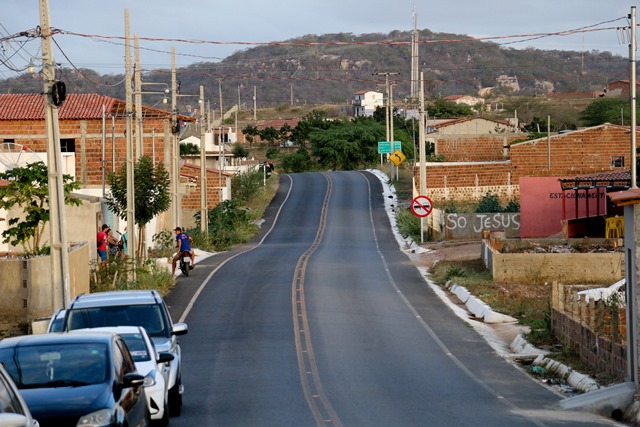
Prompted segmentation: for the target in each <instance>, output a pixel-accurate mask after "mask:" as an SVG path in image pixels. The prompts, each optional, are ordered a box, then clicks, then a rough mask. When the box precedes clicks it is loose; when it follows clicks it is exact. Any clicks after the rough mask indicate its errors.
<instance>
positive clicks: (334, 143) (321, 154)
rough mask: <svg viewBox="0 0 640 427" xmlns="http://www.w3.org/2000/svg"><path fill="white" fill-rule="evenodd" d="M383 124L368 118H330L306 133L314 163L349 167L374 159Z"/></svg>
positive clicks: (349, 168) (361, 165) (330, 167)
mask: <svg viewBox="0 0 640 427" xmlns="http://www.w3.org/2000/svg"><path fill="white" fill-rule="evenodd" d="M384 133H385V130H384V125H382V124H380V123H378V122H376V121H375V120H374V119H371V118H362V119H359V120H356V121H342V122H334V125H333V126H332V127H331V128H329V129H326V130H321V131H316V132H313V133H312V134H311V135H310V141H311V145H312V147H313V152H312V153H313V155H314V157H316V158H317V159H318V163H319V164H320V165H321V166H323V167H326V168H329V169H333V170H353V169H358V168H361V167H366V166H367V165H368V164H370V163H371V162H374V161H376V159H377V151H378V141H382V140H383V139H384Z"/></svg>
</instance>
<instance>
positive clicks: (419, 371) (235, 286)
mask: <svg viewBox="0 0 640 427" xmlns="http://www.w3.org/2000/svg"><path fill="white" fill-rule="evenodd" d="M265 217H266V219H267V222H266V223H265V224H264V225H263V231H262V233H261V235H260V236H259V237H258V238H257V239H256V241H254V242H253V243H252V244H250V245H244V246H242V247H239V248H237V249H235V250H234V251H231V252H229V253H225V254H222V255H216V256H214V257H212V258H210V259H207V260H205V262H203V263H201V264H199V265H198V266H197V267H196V269H195V270H194V274H193V275H192V276H190V277H189V278H182V277H180V278H178V283H177V286H176V287H175V289H174V291H173V292H172V293H171V295H169V296H168V297H167V301H168V303H169V305H170V307H171V311H172V315H173V317H174V321H175V320H178V319H183V320H185V321H187V322H188V323H189V328H190V332H189V334H188V335H186V336H184V337H181V338H180V341H181V344H182V350H183V358H184V373H183V383H184V385H185V388H186V391H185V396H184V409H183V414H182V415H181V416H180V417H174V418H172V420H171V425H174V426H195V425H198V426H295V427H299V426H337V427H340V426H367V427H369V426H419V425H424V426H426V425H429V426H561V425H562V426H566V425H572V426H597V425H615V423H613V422H612V421H610V420H606V419H601V418H598V417H594V416H590V415H588V414H578V413H571V412H561V411H559V410H557V406H556V405H557V402H558V401H559V400H560V399H561V397H560V396H559V395H557V394H555V393H554V392H552V391H550V390H549V389H547V388H544V387H543V386H541V385H540V384H538V383H536V382H535V381H533V380H531V378H530V377H529V376H528V375H526V374H525V373H523V372H522V371H520V370H519V369H518V368H517V367H516V366H514V365H512V364H510V363H508V362H506V361H505V360H504V359H502V358H500V357H498V356H497V355H496V354H495V353H494V352H493V350H492V349H491V348H490V347H489V346H488V345H487V344H486V342H485V341H484V340H483V339H482V338H481V337H480V336H479V335H478V334H477V333H476V332H474V330H473V329H472V328H470V327H468V325H466V324H465V323H464V322H462V321H461V320H460V319H459V318H458V317H456V316H455V315H454V314H453V313H452V312H451V311H450V309H448V308H447V307H446V306H445V305H444V304H443V303H442V302H440V300H439V299H438V297H437V296H436V295H435V294H434V293H433V292H432V291H431V290H430V289H429V288H428V287H427V286H426V284H425V283H424V279H423V278H422V277H421V275H420V273H419V272H418V270H417V269H416V268H415V266H413V265H412V263H411V262H410V261H409V259H408V258H407V256H406V255H405V254H403V253H402V252H401V251H399V249H398V243H397V242H396V240H395V238H394V236H393V233H392V231H391V229H390V227H389V220H388V217H387V214H386V212H385V210H384V204H383V200H382V189H381V184H380V182H379V180H378V179H377V178H376V177H375V176H373V175H371V174H369V173H366V172H357V171H351V172H330V173H304V174H295V175H290V176H283V177H281V186H280V190H279V192H278V195H277V196H276V198H275V199H274V203H272V206H270V208H269V209H268V211H267V213H266V214H265ZM194 296H197V298H194Z"/></svg>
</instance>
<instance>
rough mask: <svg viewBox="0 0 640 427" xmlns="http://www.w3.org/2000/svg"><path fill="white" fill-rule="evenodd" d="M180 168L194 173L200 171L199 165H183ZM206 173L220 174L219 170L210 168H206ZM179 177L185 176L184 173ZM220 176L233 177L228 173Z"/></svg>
mask: <svg viewBox="0 0 640 427" xmlns="http://www.w3.org/2000/svg"><path fill="white" fill-rule="evenodd" d="M181 167H183V168H187V169H191V170H194V171H199V170H200V165H196V164H193V163H184V164H183V165H181ZM206 170H207V172H215V173H220V172H221V171H220V169H212V168H206ZM181 175H185V174H184V173H182V174H181ZM222 175H224V176H234V175H233V174H232V173H229V172H222Z"/></svg>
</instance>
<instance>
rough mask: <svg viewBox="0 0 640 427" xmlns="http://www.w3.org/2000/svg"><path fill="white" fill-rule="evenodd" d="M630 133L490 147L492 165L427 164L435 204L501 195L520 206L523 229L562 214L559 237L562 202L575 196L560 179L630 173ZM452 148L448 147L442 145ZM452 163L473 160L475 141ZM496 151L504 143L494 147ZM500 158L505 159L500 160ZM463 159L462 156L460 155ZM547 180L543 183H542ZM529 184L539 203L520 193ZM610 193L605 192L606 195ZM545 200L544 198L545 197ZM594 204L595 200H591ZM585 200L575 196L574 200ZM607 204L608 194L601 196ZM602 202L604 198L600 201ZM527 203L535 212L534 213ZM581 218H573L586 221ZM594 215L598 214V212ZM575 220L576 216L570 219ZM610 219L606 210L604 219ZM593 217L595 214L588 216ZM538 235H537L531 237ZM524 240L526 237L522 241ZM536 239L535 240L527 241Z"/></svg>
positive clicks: (603, 128) (454, 144)
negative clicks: (536, 220)
mask: <svg viewBox="0 0 640 427" xmlns="http://www.w3.org/2000/svg"><path fill="white" fill-rule="evenodd" d="M478 138H479V141H480V144H481V145H482V144H484V145H486V144H487V142H486V141H487V140H486V139H487V136H486V135H481V136H478ZM630 138H631V136H630V130H629V127H628V126H627V127H624V126H618V125H612V124H604V125H600V126H595V127H591V128H586V129H581V130H577V131H574V132H569V133H565V134H560V135H554V136H551V137H550V138H548V139H547V138H540V139H535V140H531V141H525V142H516V143H513V144H511V145H506V146H503V149H502V150H500V151H501V152H500V151H499V150H497V149H496V148H494V149H493V150H491V148H487V147H485V151H486V152H492V153H494V154H495V158H494V159H493V160H491V159H488V158H483V160H482V161H453V162H439V163H438V162H431V163H427V164H426V178H427V180H426V181H427V182H426V188H427V194H426V195H427V196H429V197H430V198H431V199H432V200H433V201H434V203H435V204H437V205H438V204H439V205H442V203H444V202H447V201H478V200H480V199H481V198H482V197H484V196H485V195H486V194H487V193H491V194H494V195H498V196H499V198H500V199H501V200H502V201H503V202H506V201H508V200H511V199H515V200H520V201H521V213H522V218H521V223H522V224H523V228H524V224H525V222H526V221H527V215H529V214H531V215H529V217H531V218H533V217H540V216H541V215H543V216H544V218H551V217H553V215H554V214H557V216H558V218H557V219H558V221H556V223H555V225H554V230H555V231H556V232H558V231H561V230H562V227H561V225H560V220H561V219H564V218H562V216H564V215H566V213H565V212H556V211H558V210H559V209H564V208H565V206H562V201H563V200H564V199H565V198H566V197H573V196H572V195H571V194H564V193H563V192H562V191H561V185H560V179H561V178H567V177H579V176H581V175H588V174H602V173H615V172H625V171H628V170H629V168H630V161H631V144H630ZM441 142H442V143H447V141H441ZM449 142H451V144H450V146H449V147H447V150H450V152H451V153H452V154H451V157H452V158H456V156H458V158H465V159H469V158H473V156H471V155H470V153H471V152H472V150H470V148H469V144H472V142H471V141H465V142H466V143H465V144H459V141H456V140H451V141H449ZM495 143H496V145H502V142H500V141H495ZM498 152H500V154H497V153H498ZM458 153H459V154H458ZM414 176H415V181H416V188H420V187H419V185H420V184H419V179H420V174H419V169H418V168H417V167H416V168H415V170H414ZM543 178H544V179H543ZM523 182H526V183H527V187H525V188H529V189H530V190H527V191H531V192H532V194H533V192H534V191H536V192H539V191H542V192H543V193H544V195H542V194H541V193H537V194H536V196H535V198H534V200H531V199H530V198H529V199H528V198H527V195H526V194H522V193H521V185H522V183H523ZM605 191H606V189H605ZM543 196H544V197H543ZM587 196H588V197H589V198H591V197H593V195H587ZM578 197H585V196H584V195H575V198H576V199H577V198H578ZM602 197H603V198H604V193H603V195H602ZM598 198H600V196H598ZM547 199H548V200H547ZM525 201H526V202H527V203H530V205H531V206H532V207H535V208H536V209H538V208H540V209H542V208H545V209H546V210H543V211H540V210H536V211H535V212H534V211H529V210H528V209H527V207H526V206H525ZM575 210H576V212H574V213H573V215H575V216H578V215H582V214H581V213H578V212H577V211H578V208H577V207H576V209H575ZM594 210H595V209H594ZM570 214H571V213H570ZM598 214H600V215H602V214H606V209H603V210H602V213H600V212H598ZM587 215H594V212H591V213H587ZM531 233H534V234H535V230H533V231H531ZM523 237H525V236H523ZM526 237H532V236H526Z"/></svg>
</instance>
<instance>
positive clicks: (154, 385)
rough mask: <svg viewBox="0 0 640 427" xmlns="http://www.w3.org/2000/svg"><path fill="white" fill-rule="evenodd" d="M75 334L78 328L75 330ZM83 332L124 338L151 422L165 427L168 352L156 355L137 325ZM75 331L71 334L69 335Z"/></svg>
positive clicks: (167, 399)
mask: <svg viewBox="0 0 640 427" xmlns="http://www.w3.org/2000/svg"><path fill="white" fill-rule="evenodd" d="M78 330H79V331H80V330H82V329H78ZM83 331H107V332H114V333H116V334H118V335H120V336H121V337H122V339H124V342H125V343H126V344H127V347H129V352H130V353H131V356H132V357H133V361H134V362H135V364H136V370H137V371H138V373H139V374H140V375H144V387H145V389H144V391H145V394H146V395H147V405H148V407H149V413H150V414H151V420H152V421H154V422H155V424H157V425H159V426H162V427H165V426H167V425H168V424H169V404H168V402H169V387H168V385H169V371H170V369H171V368H170V364H169V363H170V362H171V361H172V360H173V355H172V354H171V353H158V352H157V351H156V347H155V345H154V344H153V341H152V340H151V338H149V335H148V334H147V331H146V330H145V329H144V328H143V327H141V326H107V327H101V328H91V329H84V330H83ZM73 332H75V331H71V333H73Z"/></svg>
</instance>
